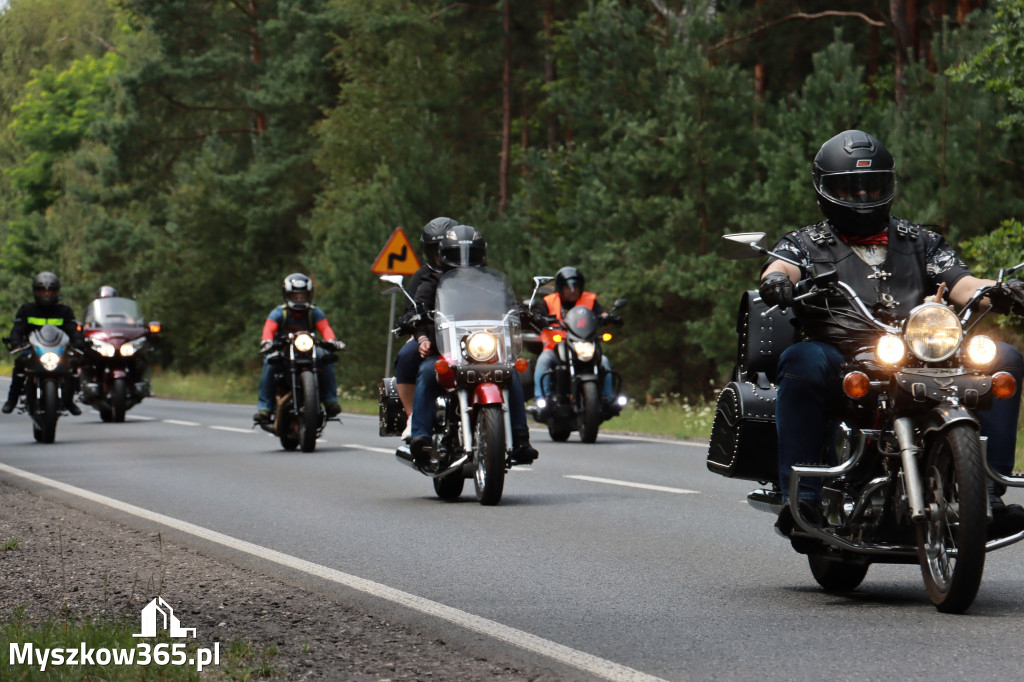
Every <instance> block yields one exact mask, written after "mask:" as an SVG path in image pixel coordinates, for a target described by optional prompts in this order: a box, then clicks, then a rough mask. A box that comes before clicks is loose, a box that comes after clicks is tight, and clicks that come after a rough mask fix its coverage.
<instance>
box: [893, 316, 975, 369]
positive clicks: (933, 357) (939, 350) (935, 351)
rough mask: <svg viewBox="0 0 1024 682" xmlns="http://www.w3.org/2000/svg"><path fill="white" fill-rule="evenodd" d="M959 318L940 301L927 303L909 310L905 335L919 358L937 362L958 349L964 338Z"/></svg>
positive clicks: (911, 348) (911, 349)
mask: <svg viewBox="0 0 1024 682" xmlns="http://www.w3.org/2000/svg"><path fill="white" fill-rule="evenodd" d="M963 337H964V329H963V327H962V326H961V325H960V319H959V318H958V317H957V316H956V313H954V312H953V311H952V310H950V309H949V308H947V307H946V306H944V305H942V304H941V303H925V304H924V305H920V306H918V307H916V308H914V309H913V310H911V311H910V317H908V318H907V323H906V325H904V327H903V338H904V339H905V340H906V342H907V346H908V347H909V348H910V352H911V353H913V354H914V355H915V356H916V357H917V358H918V359H919V360H924V361H925V362H938V361H939V360H945V359H946V358H948V357H949V356H950V355H952V354H953V353H955V352H956V349H957V348H958V347H959V346H960V341H962V340H963Z"/></svg>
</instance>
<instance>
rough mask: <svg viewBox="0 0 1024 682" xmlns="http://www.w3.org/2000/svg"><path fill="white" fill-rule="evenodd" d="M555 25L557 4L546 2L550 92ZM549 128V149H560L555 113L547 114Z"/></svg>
mask: <svg viewBox="0 0 1024 682" xmlns="http://www.w3.org/2000/svg"><path fill="white" fill-rule="evenodd" d="M554 24H555V2H554V0H545V2H544V84H545V85H547V86H548V89H549V92H550V88H551V86H552V84H554V82H555V76H556V74H555V57H554V54H553V53H552V49H551V44H552V41H553V40H554ZM547 128H548V149H549V150H550V149H555V148H556V147H558V116H557V115H556V114H555V112H553V111H549V112H548V114H547Z"/></svg>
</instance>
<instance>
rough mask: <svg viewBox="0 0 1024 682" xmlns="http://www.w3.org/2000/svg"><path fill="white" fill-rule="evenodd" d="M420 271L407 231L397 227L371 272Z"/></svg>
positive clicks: (387, 360)
mask: <svg viewBox="0 0 1024 682" xmlns="http://www.w3.org/2000/svg"><path fill="white" fill-rule="evenodd" d="M419 269H420V261H419V259H418V258H417V257H416V252H415V251H414V250H413V248H412V244H410V243H409V238H408V237H406V236H405V231H404V230H402V228H400V227H396V228H395V231H394V232H392V233H391V237H390V238H388V241H387V243H386V244H385V245H384V248H383V249H381V251H380V254H378V255H377V260H375V261H374V262H373V266H371V267H370V271H371V272H372V273H374V274H375V275H403V276H405V275H414V274H416V271H417V270H419ZM395 296H397V294H391V312H390V314H389V316H388V349H387V355H386V356H385V357H384V376H388V372H389V371H390V370H391V350H392V339H393V337H392V334H391V330H392V329H393V328H394V326H395Z"/></svg>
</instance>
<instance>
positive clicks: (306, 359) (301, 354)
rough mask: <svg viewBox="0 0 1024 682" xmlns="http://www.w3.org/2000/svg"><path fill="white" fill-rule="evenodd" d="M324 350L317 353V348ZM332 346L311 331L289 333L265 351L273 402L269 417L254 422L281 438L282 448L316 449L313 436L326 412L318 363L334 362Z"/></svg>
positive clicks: (319, 431)
mask: <svg viewBox="0 0 1024 682" xmlns="http://www.w3.org/2000/svg"><path fill="white" fill-rule="evenodd" d="M318 348H319V349H322V350H323V351H324V352H323V353H318V352H317V349H318ZM337 360H338V356H337V355H335V354H334V346H332V345H331V344H329V343H328V342H326V341H324V340H323V339H318V338H316V337H314V336H313V334H311V333H310V332H290V333H288V334H286V335H281V336H279V337H278V338H277V339H275V340H274V342H273V344H272V345H271V347H270V350H269V351H268V352H267V362H268V363H270V365H271V366H272V367H273V368H274V404H273V405H271V415H272V420H271V421H270V422H269V423H264V422H258V421H257V422H256V424H257V425H258V426H259V427H260V428H262V429H263V430H264V431H269V432H270V433H272V434H274V435H275V436H277V437H278V438H279V439H280V440H281V447H283V448H284V449H285V450H295V449H296V448H299V447H301V448H302V451H303V452H313V451H314V450H315V449H316V439H317V438H319V437H320V435H321V434H322V433H323V431H324V427H326V426H327V422H328V421H340V420H339V419H337V418H334V419H328V417H327V412H325V411H324V408H323V406H322V405H321V404H320V377H319V374H318V370H319V368H320V366H321V365H330V364H333V363H335V362H337Z"/></svg>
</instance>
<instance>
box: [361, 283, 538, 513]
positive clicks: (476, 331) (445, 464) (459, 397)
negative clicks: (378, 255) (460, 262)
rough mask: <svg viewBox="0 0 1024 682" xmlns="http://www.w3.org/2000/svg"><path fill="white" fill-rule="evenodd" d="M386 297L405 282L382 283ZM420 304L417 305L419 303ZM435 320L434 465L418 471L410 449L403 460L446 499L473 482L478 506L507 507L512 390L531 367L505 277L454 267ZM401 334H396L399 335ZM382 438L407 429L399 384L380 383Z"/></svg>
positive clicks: (402, 450) (442, 286) (441, 287)
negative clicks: (504, 495)
mask: <svg viewBox="0 0 1024 682" xmlns="http://www.w3.org/2000/svg"><path fill="white" fill-rule="evenodd" d="M381 281H382V284H383V290H382V292H381V293H383V294H388V295H390V294H392V293H397V292H399V291H401V292H402V293H404V294H405V296H406V297H407V298H409V300H410V301H413V299H412V297H411V296H410V295H409V293H408V292H406V291H405V289H403V288H402V286H401V282H402V278H401V277H399V276H391V275H385V276H383V277H381ZM413 303H414V304H415V301H413ZM419 314H423V315H430V316H431V318H432V319H433V320H434V324H435V328H436V330H437V333H436V335H435V336H436V339H437V351H438V355H439V358H438V360H437V363H436V364H435V366H434V367H435V370H436V372H437V381H438V383H439V384H440V387H441V392H440V395H439V396H438V399H437V405H436V414H435V417H434V432H433V451H434V452H435V453H436V454H437V457H436V459H435V460H433V461H432V462H430V463H427V464H418V463H417V462H416V461H415V460H414V458H413V456H412V453H411V452H410V450H409V446H408V445H401V446H399V448H398V450H397V451H396V453H395V456H396V458H397V459H398V461H400V462H402V463H403V464H406V465H408V466H410V467H412V468H414V469H416V470H417V471H419V472H420V473H422V474H425V475H427V476H430V477H431V478H432V479H433V482H434V492H435V493H437V496H438V497H440V498H441V499H445V500H452V499H456V498H458V497H459V496H460V495H461V494H462V489H463V486H464V483H465V479H467V478H472V479H473V480H474V483H475V486H476V497H477V500H478V501H479V502H480V504H483V505H496V504H498V502H499V501H501V496H502V492H503V490H504V486H505V473H506V471H508V469H509V468H510V467H512V466H514V465H515V464H516V462H514V461H513V460H512V457H511V455H512V426H511V422H510V420H509V412H508V407H507V406H508V401H509V396H508V386H509V384H510V382H511V381H512V377H513V372H522V371H524V370H525V369H526V367H527V362H526V360H525V359H524V358H520V357H519V354H520V352H521V351H522V328H521V323H520V316H519V305H518V304H517V303H516V300H515V296H514V295H513V294H512V290H511V287H510V286H509V284H508V282H507V280H506V278H505V276H504V275H503V274H502V273H500V272H498V271H496V270H491V269H488V268H482V267H481V268H456V269H454V270H451V271H450V272H447V273H445V274H444V275H443V276H442V277H441V280H440V282H439V283H438V286H437V294H436V296H435V306H434V309H433V310H431V311H421V312H420V313H419ZM396 331H397V330H396ZM380 397H381V405H380V416H381V419H380V435H382V436H397V435H399V434H401V432H402V428H403V427H404V426H405V412H404V411H403V410H402V406H401V402H400V401H399V400H398V396H397V393H395V388H394V379H393V378H388V379H385V380H384V381H383V382H382V384H381V396H380Z"/></svg>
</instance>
